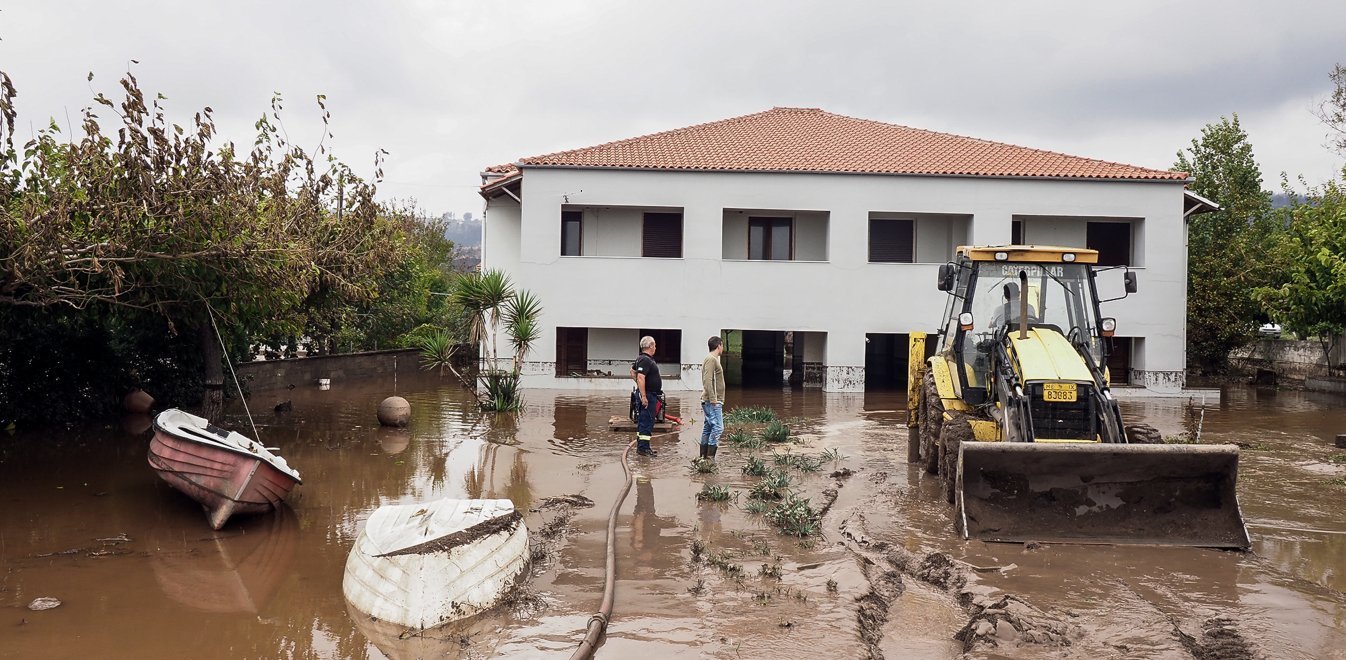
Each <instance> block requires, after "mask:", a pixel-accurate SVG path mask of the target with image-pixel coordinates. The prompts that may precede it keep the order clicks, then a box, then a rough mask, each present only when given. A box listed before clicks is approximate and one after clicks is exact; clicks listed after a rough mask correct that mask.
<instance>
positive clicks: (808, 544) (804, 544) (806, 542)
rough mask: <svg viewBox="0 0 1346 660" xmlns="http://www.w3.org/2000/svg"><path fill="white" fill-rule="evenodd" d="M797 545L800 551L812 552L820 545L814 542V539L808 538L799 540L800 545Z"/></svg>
mask: <svg viewBox="0 0 1346 660" xmlns="http://www.w3.org/2000/svg"><path fill="white" fill-rule="evenodd" d="M795 545H797V546H799V549H800V550H812V549H814V548H816V547H818V543H817V542H816V541H814V540H813V539H812V538H807V537H806V538H802V539H799V543H796V544H795Z"/></svg>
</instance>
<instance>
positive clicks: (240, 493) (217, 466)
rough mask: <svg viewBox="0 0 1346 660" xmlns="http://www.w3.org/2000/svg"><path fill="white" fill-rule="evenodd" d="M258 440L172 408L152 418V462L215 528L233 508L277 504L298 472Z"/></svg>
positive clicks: (261, 509) (252, 509) (255, 509)
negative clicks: (199, 505) (197, 503)
mask: <svg viewBox="0 0 1346 660" xmlns="http://www.w3.org/2000/svg"><path fill="white" fill-rule="evenodd" d="M273 451H278V450H276V449H273V448H268V447H264V446H262V443H260V442H257V441H255V440H250V439H248V438H247V437H245V436H243V435H241V434H238V433H234V432H233V431H226V430H224V429H222V428H219V427H218V426H215V425H213V424H211V423H210V422H208V421H207V420H206V419H205V418H202V417H197V416H196V415H190V414H188V413H185V412H183V411H181V410H178V409H176V408H170V409H168V410H165V411H163V412H161V413H159V415H158V416H157V417H155V418H154V438H153V439H152V440H150V454H149V461H150V467H152V468H154V471H155V472H157V473H158V474H159V478H161V479H163V480H164V481H166V482H168V485H169V486H172V487H173V488H175V489H177V490H179V491H182V492H183V493H185V494H186V495H187V496H188V497H190V498H192V499H194V500H196V501H197V502H199V503H200V504H201V506H203V507H205V509H206V515H207V517H208V518H209V519H210V526H211V527H212V528H214V529H220V528H221V527H224V523H225V522H226V521H228V520H229V517H230V516H232V515H234V514H236V513H237V514H253V513H266V512H268V511H272V510H273V509H275V508H276V507H277V506H278V505H279V504H280V503H281V502H282V501H283V500H284V499H285V496H286V495H288V494H289V493H290V489H292V488H294V487H295V485H296V484H300V483H303V482H302V481H301V480H300V479H299V472H298V471H297V470H295V469H294V468H291V467H290V466H289V465H288V464H286V462H285V459H283V458H281V457H279V456H277V455H275V454H273V453H272V452H273Z"/></svg>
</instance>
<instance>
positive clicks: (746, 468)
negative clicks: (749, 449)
mask: <svg viewBox="0 0 1346 660" xmlns="http://www.w3.org/2000/svg"><path fill="white" fill-rule="evenodd" d="M766 472H767V468H766V463H765V462H764V461H762V459H760V458H758V457H756V456H750V457H748V462H747V463H744V464H743V474H746V475H748V476H750V477H760V476H763V475H765V474H766Z"/></svg>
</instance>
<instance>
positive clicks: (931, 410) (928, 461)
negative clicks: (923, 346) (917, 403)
mask: <svg viewBox="0 0 1346 660" xmlns="http://www.w3.org/2000/svg"><path fill="white" fill-rule="evenodd" d="M922 388H923V391H924V392H925V394H924V395H923V397H922V398H923V399H924V400H923V401H922V402H921V409H920V412H921V423H920V428H921V438H920V442H921V461H922V462H924V463H925V471H926V472H928V473H930V474H939V429H940V427H941V426H942V425H943V423H944V404H943V403H941V402H940V400H939V390H938V389H936V387H935V377H934V376H932V375H930V374H926V375H925V382H924V383H923V384H922Z"/></svg>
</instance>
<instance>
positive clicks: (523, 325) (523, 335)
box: [504, 289, 542, 375]
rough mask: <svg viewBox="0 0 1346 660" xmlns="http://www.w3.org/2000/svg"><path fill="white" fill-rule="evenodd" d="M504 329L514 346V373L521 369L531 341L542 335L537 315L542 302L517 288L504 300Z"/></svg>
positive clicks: (531, 343)
mask: <svg viewBox="0 0 1346 660" xmlns="http://www.w3.org/2000/svg"><path fill="white" fill-rule="evenodd" d="M504 313H505V331H506V332H507V333H508V334H509V341H510V344H511V345H513V347H514V374H515V375H518V374H519V372H520V371H521V370H522V369H523V361H524V358H525V357H526V356H527V355H528V353H529V352H530V351H532V350H533V342H535V341H537V340H538V337H541V336H542V326H541V324H540V323H539V322H538V317H540V316H541V315H542V303H541V301H539V300H538V299H537V296H535V295H533V293H532V292H531V291H528V290H527V289H519V290H518V291H516V292H514V294H513V295H511V296H510V297H509V299H508V300H506V301H505V305H504Z"/></svg>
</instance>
